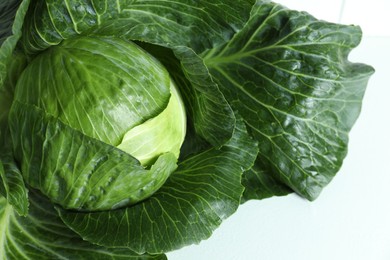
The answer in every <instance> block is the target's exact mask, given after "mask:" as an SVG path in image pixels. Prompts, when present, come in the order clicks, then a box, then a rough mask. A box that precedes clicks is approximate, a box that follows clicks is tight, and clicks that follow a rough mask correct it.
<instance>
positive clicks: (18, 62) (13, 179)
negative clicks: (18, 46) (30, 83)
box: [0, 54, 28, 215]
mask: <svg viewBox="0 0 390 260" xmlns="http://www.w3.org/2000/svg"><path fill="white" fill-rule="evenodd" d="M25 63H26V62H25V58H24V57H23V56H22V55H20V54H13V55H12V59H11V62H10V63H9V64H8V71H7V73H6V74H5V75H6V77H5V80H4V84H3V86H2V87H0V194H2V195H3V196H4V197H5V198H7V200H8V203H9V204H10V205H12V206H13V207H14V209H15V211H16V212H17V213H18V214H19V215H27V213H28V190H27V188H26V187H25V184H24V180H23V176H22V174H21V172H20V169H19V167H18V165H17V163H16V162H15V161H14V156H13V147H12V140H11V135H10V130H9V127H8V113H9V109H10V107H11V105H12V99H13V92H14V89H15V85H16V81H17V78H18V77H19V76H20V74H21V72H22V71H23V69H24V67H25Z"/></svg>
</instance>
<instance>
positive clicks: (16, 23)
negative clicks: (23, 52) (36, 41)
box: [0, 0, 30, 88]
mask: <svg viewBox="0 0 390 260" xmlns="http://www.w3.org/2000/svg"><path fill="white" fill-rule="evenodd" d="M29 4H30V1H29V0H23V1H18V0H3V1H2V2H1V3H0V45H1V48H0V88H2V86H3V84H4V80H5V77H6V75H7V71H8V65H9V63H10V62H11V61H12V53H13V51H14V49H15V46H16V43H17V42H18V40H19V38H20V37H21V36H22V25H23V21H24V16H25V14H26V12H27V9H28V6H29ZM3 12H4V13H3Z"/></svg>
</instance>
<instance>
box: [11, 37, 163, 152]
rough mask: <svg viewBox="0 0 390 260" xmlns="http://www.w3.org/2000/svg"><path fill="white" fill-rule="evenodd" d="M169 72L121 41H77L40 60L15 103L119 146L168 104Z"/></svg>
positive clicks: (31, 67)
mask: <svg viewBox="0 0 390 260" xmlns="http://www.w3.org/2000/svg"><path fill="white" fill-rule="evenodd" d="M169 98H170V78H169V74H168V72H167V71H166V70H165V68H164V67H163V66H162V65H161V64H160V63H159V62H157V61H156V59H155V58H153V57H152V56H151V55H149V54H148V53H146V52H145V51H144V50H142V49H141V48H140V47H138V46H137V45H135V44H134V43H131V42H128V41H125V40H123V39H119V38H117V37H77V38H74V39H69V40H67V41H64V42H63V43H61V44H60V45H59V46H53V47H51V48H50V49H48V50H46V51H45V52H43V53H41V54H40V55H38V56H37V57H35V58H34V59H33V60H32V61H31V62H30V63H29V64H28V66H27V67H26V69H25V70H24V71H23V73H22V75H21V76H20V78H19V80H18V84H17V89H16V91H15V97H14V100H17V101H19V102H21V103H25V104H31V105H34V106H37V107H39V108H42V109H43V110H44V111H46V112H47V113H48V114H51V115H53V116H55V117H58V118H59V119H60V120H61V121H62V122H64V123H65V124H67V125H69V126H70V127H72V128H74V129H77V130H79V131H81V132H83V133H84V134H85V135H88V136H90V137H93V138H96V139H98V140H101V141H103V142H106V143H108V144H111V145H114V146H117V145H119V144H120V143H121V141H122V139H123V136H124V135H125V133H126V132H127V131H129V130H130V129H132V128H134V127H135V126H138V125H140V124H142V123H144V122H145V121H147V120H149V119H151V118H153V117H155V116H157V115H159V114H160V113H161V112H162V111H163V110H164V109H165V108H166V107H167V105H168V102H169Z"/></svg>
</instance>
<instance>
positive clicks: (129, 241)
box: [58, 120, 258, 254]
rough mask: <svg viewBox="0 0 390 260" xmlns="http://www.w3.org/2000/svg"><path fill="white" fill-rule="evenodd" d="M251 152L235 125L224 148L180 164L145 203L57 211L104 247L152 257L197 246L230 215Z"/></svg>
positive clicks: (242, 131) (253, 150)
mask: <svg viewBox="0 0 390 260" xmlns="http://www.w3.org/2000/svg"><path fill="white" fill-rule="evenodd" d="M257 149H258V148H257V144H256V142H255V141H254V140H253V139H252V138H250V137H249V136H248V135H247V132H246V129H245V126H244V124H243V121H242V120H238V123H237V128H236V129H235V134H234V136H233V138H232V139H231V140H230V141H229V142H228V143H227V144H226V145H224V146H223V147H221V149H215V148H211V149H208V150H205V151H203V152H201V153H198V154H196V155H193V156H190V157H188V158H187V159H186V160H184V161H182V162H181V163H180V164H179V168H178V170H177V171H175V172H174V173H173V174H172V175H171V176H170V177H169V179H168V180H167V182H166V183H165V184H164V186H163V187H161V189H160V190H158V191H157V192H156V193H155V194H154V195H153V196H152V197H150V198H149V199H148V200H146V201H144V202H142V203H139V204H136V205H134V206H132V207H128V208H123V209H118V210H114V211H106V212H96V213H80V212H74V211H65V210H63V209H60V208H58V211H59V213H60V216H61V218H62V219H63V220H64V222H65V223H66V224H67V225H68V226H69V227H70V228H71V229H73V230H74V231H75V232H77V233H78V234H79V235H81V237H83V239H86V240H87V241H91V242H93V243H96V244H100V245H105V246H108V247H112V246H120V247H128V248H130V249H132V250H134V251H136V252H137V253H144V252H147V253H150V254H156V253H161V252H167V251H171V250H174V249H178V248H180V247H183V246H185V245H189V244H192V243H199V242H200V241H201V240H203V239H206V238H208V237H209V236H210V235H211V233H212V231H213V230H214V229H216V228H217V227H218V226H219V225H220V223H221V222H222V220H224V219H225V218H227V217H228V216H230V215H231V214H233V213H234V212H235V211H236V209H237V207H238V206H239V204H240V199H241V195H242V192H243V186H241V184H240V183H241V174H242V171H244V170H248V169H249V168H251V167H252V165H253V162H254V159H255V157H256V154H257Z"/></svg>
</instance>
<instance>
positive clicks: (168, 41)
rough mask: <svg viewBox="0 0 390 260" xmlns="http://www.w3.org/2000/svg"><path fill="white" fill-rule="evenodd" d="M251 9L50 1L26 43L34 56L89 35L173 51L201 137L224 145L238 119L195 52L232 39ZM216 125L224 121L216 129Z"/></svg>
mask: <svg viewBox="0 0 390 260" xmlns="http://www.w3.org/2000/svg"><path fill="white" fill-rule="evenodd" d="M250 8H251V4H250V1H234V2H232V3H229V4H228V5H227V4H226V3H225V1H213V2H209V1H189V0H185V1H183V0H182V1H177V0H175V1H161V0H159V1H132V0H126V1H121V2H120V3H119V2H113V1H99V2H96V1H95V2H91V1H86V0H83V1H67V2H66V3H65V2H61V1H50V2H49V3H48V4H47V5H44V4H43V3H38V4H37V6H36V7H35V8H34V9H33V11H32V13H31V16H30V17H29V18H30V19H29V20H28V21H27V24H26V26H25V28H26V30H25V31H24V38H23V43H24V47H25V49H26V50H27V52H31V53H34V52H36V51H39V50H43V49H45V48H48V47H49V46H51V45H53V44H58V43H60V42H61V41H62V40H63V39H68V38H72V37H75V36H76V35H78V34H79V33H86V34H94V35H106V36H116V37H118V36H121V37H124V38H126V39H129V40H139V41H141V42H147V43H152V44H156V45H160V46H165V47H167V48H171V49H174V50H175V55H176V57H177V58H179V59H180V62H181V65H180V68H179V71H180V72H176V71H172V70H170V72H171V74H178V73H182V72H181V71H182V70H184V75H185V77H187V79H188V82H189V83H190V84H189V85H183V86H178V87H179V88H181V89H182V93H185V94H184V95H185V96H186V97H187V102H186V103H187V105H188V106H187V107H188V109H189V112H190V114H191V117H190V118H191V120H192V121H193V124H194V125H195V128H196V131H197V134H199V135H201V136H202V137H203V138H204V139H206V140H207V141H208V142H210V143H212V144H213V145H216V146H221V145H222V144H224V143H225V142H226V141H227V140H228V139H229V138H230V137H231V135H232V131H233V129H234V120H235V119H234V115H233V113H232V110H231V108H230V106H229V105H228V104H227V102H226V100H225V98H224V97H223V95H222V94H221V93H220V91H219V90H218V87H217V86H216V84H215V83H214V82H213V80H212V79H211V78H210V75H209V74H208V71H207V68H205V66H204V64H203V61H202V60H201V59H200V58H199V57H198V56H197V55H196V53H199V52H201V51H204V50H205V49H207V48H212V47H214V46H217V45H220V44H222V43H224V42H226V41H228V40H229V39H230V38H231V37H232V35H233V34H234V33H235V32H236V31H237V30H239V29H240V28H241V27H242V26H243V25H244V23H245V21H246V19H247V17H248V15H249V12H248V10H250ZM34 12H35V13H34ZM162 55H163V56H166V54H164V53H163V54H162ZM171 67H172V66H171ZM216 122H221V123H218V125H217V126H216ZM213 127H214V128H213Z"/></svg>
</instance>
